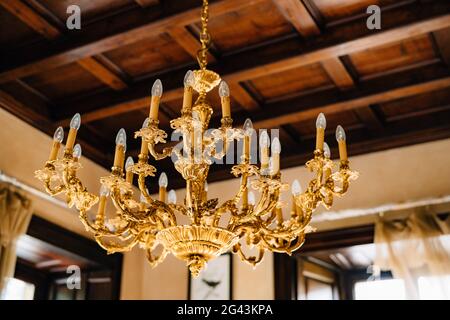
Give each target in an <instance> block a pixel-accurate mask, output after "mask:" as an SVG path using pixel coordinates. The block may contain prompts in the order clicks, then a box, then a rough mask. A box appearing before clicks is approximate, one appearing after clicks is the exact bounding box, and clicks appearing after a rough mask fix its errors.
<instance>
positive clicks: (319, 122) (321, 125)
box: [316, 112, 327, 129]
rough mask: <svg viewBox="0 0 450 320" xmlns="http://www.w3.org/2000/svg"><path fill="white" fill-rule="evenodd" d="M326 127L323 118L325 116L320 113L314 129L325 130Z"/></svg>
mask: <svg viewBox="0 0 450 320" xmlns="http://www.w3.org/2000/svg"><path fill="white" fill-rule="evenodd" d="M326 127H327V119H326V118H325V115H324V114H323V113H322V112H321V113H320V114H319V116H318V117H317V120H316V128H317V129H319V128H322V129H326Z"/></svg>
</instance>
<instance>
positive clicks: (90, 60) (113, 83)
mask: <svg viewBox="0 0 450 320" xmlns="http://www.w3.org/2000/svg"><path fill="white" fill-rule="evenodd" d="M78 64H79V65H80V66H81V67H83V69H85V70H86V71H88V72H89V73H91V74H92V75H93V76H94V77H96V78H97V79H99V80H100V81H101V82H103V83H105V84H107V85H108V86H110V87H111V88H113V89H114V90H123V89H125V88H127V87H128V86H127V84H126V83H125V81H124V80H123V79H122V78H121V77H120V76H119V75H117V74H115V73H114V72H113V71H111V70H110V69H108V68H107V67H106V66H105V65H104V64H102V63H101V62H100V61H98V60H97V59H96V58H94V57H87V58H83V59H81V60H78Z"/></svg>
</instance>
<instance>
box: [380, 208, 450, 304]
mask: <svg viewBox="0 0 450 320" xmlns="http://www.w3.org/2000/svg"><path fill="white" fill-rule="evenodd" d="M449 230H450V219H449V218H447V219H446V220H441V219H439V217H438V216H437V215H436V214H434V213H433V212H430V211H429V210H427V209H425V208H420V209H416V210H415V211H414V212H412V213H411V215H410V216H409V217H408V218H406V219H404V220H395V221H386V220H384V219H382V218H380V219H379V220H378V221H377V223H376V226H375V245H376V257H375V265H377V266H379V267H380V268H381V269H382V270H391V272H392V273H393V276H394V277H395V278H399V279H403V281H404V283H405V289H406V298H407V299H420V298H426V297H423V296H422V297H421V296H420V291H419V286H423V284H424V281H425V283H426V285H427V286H428V287H431V288H433V291H435V292H434V296H435V297H438V298H442V299H450V252H449V247H448V242H449V241H450V239H449ZM445 241H446V242H447V244H446V243H445ZM446 246H447V247H446Z"/></svg>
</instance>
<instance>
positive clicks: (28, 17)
mask: <svg viewBox="0 0 450 320" xmlns="http://www.w3.org/2000/svg"><path fill="white" fill-rule="evenodd" d="M0 6H2V7H3V8H5V9H6V10H8V11H9V12H10V13H11V14H13V15H14V16H16V17H17V18H19V19H20V20H21V21H22V22H24V23H25V24H26V25H28V26H29V27H30V28H31V29H33V30H35V31H36V32H38V33H40V34H41V35H43V36H44V37H45V38H47V39H56V38H58V37H59V36H60V35H61V33H60V31H59V30H58V28H56V27H55V26H53V25H52V24H51V23H49V22H48V21H47V20H45V19H44V18H43V17H41V16H40V15H39V14H37V13H36V12H35V11H34V10H33V9H32V8H30V7H29V6H27V5H26V4H25V3H24V2H23V1H21V0H3V1H0ZM4 31H6V30H4Z"/></svg>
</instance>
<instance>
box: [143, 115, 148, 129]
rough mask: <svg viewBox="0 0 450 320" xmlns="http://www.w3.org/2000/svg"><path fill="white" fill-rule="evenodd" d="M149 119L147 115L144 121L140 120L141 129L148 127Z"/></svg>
mask: <svg viewBox="0 0 450 320" xmlns="http://www.w3.org/2000/svg"><path fill="white" fill-rule="evenodd" d="M149 121H150V119H149V118H148V117H147V118H145V120H144V122H142V129H144V128H148V124H149Z"/></svg>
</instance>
